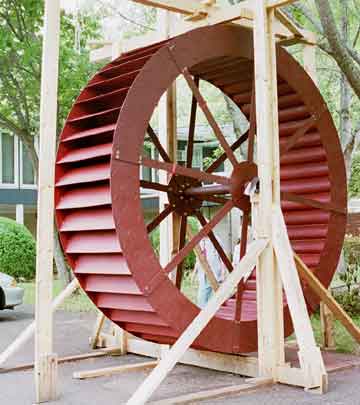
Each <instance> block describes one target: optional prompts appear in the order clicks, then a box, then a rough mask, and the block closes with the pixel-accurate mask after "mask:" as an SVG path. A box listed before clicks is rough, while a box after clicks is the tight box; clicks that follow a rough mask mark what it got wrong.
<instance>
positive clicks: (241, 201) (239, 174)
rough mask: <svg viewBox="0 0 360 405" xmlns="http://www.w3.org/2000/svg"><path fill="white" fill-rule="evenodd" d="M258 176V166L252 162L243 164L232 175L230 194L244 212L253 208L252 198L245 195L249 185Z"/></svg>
mask: <svg viewBox="0 0 360 405" xmlns="http://www.w3.org/2000/svg"><path fill="white" fill-rule="evenodd" d="M256 176H257V166H256V164H255V163H251V162H241V163H239V164H238V165H237V166H236V167H235V168H234V170H233V172H232V175H231V184H230V193H231V196H232V200H233V201H234V203H235V206H236V207H238V208H240V209H241V210H242V211H243V212H248V211H249V210H250V208H251V205H250V197H249V196H248V195H245V194H244V191H245V187H246V186H247V184H248V183H249V182H250V181H251V180H252V179H253V178H254V177H256Z"/></svg>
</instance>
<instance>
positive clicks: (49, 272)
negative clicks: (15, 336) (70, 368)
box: [35, 0, 60, 403]
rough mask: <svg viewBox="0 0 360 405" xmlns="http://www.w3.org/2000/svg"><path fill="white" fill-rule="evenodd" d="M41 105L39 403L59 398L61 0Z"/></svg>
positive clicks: (51, 15)
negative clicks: (55, 306)
mask: <svg viewBox="0 0 360 405" xmlns="http://www.w3.org/2000/svg"><path fill="white" fill-rule="evenodd" d="M44 21H45V27H44V33H43V35H44V40H43V56H42V73H41V107H40V155H39V183H38V207H37V212H38V220H37V248H36V303H35V387H36V403H41V402H46V401H51V400H54V399H55V398H56V380H57V356H56V355H55V354H53V313H52V311H51V304H52V288H53V249H54V242H53V233H54V182H55V147H56V124H57V89H58V70H59V67H58V66H59V45H60V0H45V17H44Z"/></svg>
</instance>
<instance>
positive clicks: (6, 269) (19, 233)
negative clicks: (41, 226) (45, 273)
mask: <svg viewBox="0 0 360 405" xmlns="http://www.w3.org/2000/svg"><path fill="white" fill-rule="evenodd" d="M35 261H36V248H35V240H34V238H33V236H32V235H31V233H30V231H29V230H28V229H27V228H25V226H24V225H20V224H18V223H16V222H15V221H13V220H12V219H9V218H3V217H0V272H2V273H6V274H9V275H10V276H13V277H15V278H17V279H19V278H21V279H24V280H32V279H33V278H34V276H35V267H36V265H35Z"/></svg>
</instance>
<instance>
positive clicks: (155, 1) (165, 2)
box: [132, 0, 201, 15]
mask: <svg viewBox="0 0 360 405" xmlns="http://www.w3.org/2000/svg"><path fill="white" fill-rule="evenodd" d="M132 1H133V2H135V3H139V4H143V5H144V6H150V7H157V8H161V9H163V10H167V11H173V12H175V13H180V14H185V15H191V14H194V13H196V12H197V11H198V10H199V8H200V7H201V3H200V2H198V1H192V0H132Z"/></svg>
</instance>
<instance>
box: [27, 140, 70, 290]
mask: <svg viewBox="0 0 360 405" xmlns="http://www.w3.org/2000/svg"><path fill="white" fill-rule="evenodd" d="M21 140H22V142H23V143H24V145H25V147H26V149H27V151H28V154H29V157H30V159H31V162H32V166H33V168H34V174H35V178H36V179H37V178H38V164H39V158H38V154H37V152H36V149H35V146H34V142H29V141H28V138H27V137H26V138H25V137H21ZM53 239H54V261H55V265H56V269H57V272H58V275H59V278H60V280H61V282H62V284H63V287H66V286H67V285H68V284H69V283H70V281H71V280H72V277H71V273H70V271H69V269H68V266H67V264H66V260H65V257H64V254H63V251H62V248H61V244H60V241H59V236H58V230H57V226H56V223H55V228H54V235H53Z"/></svg>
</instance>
